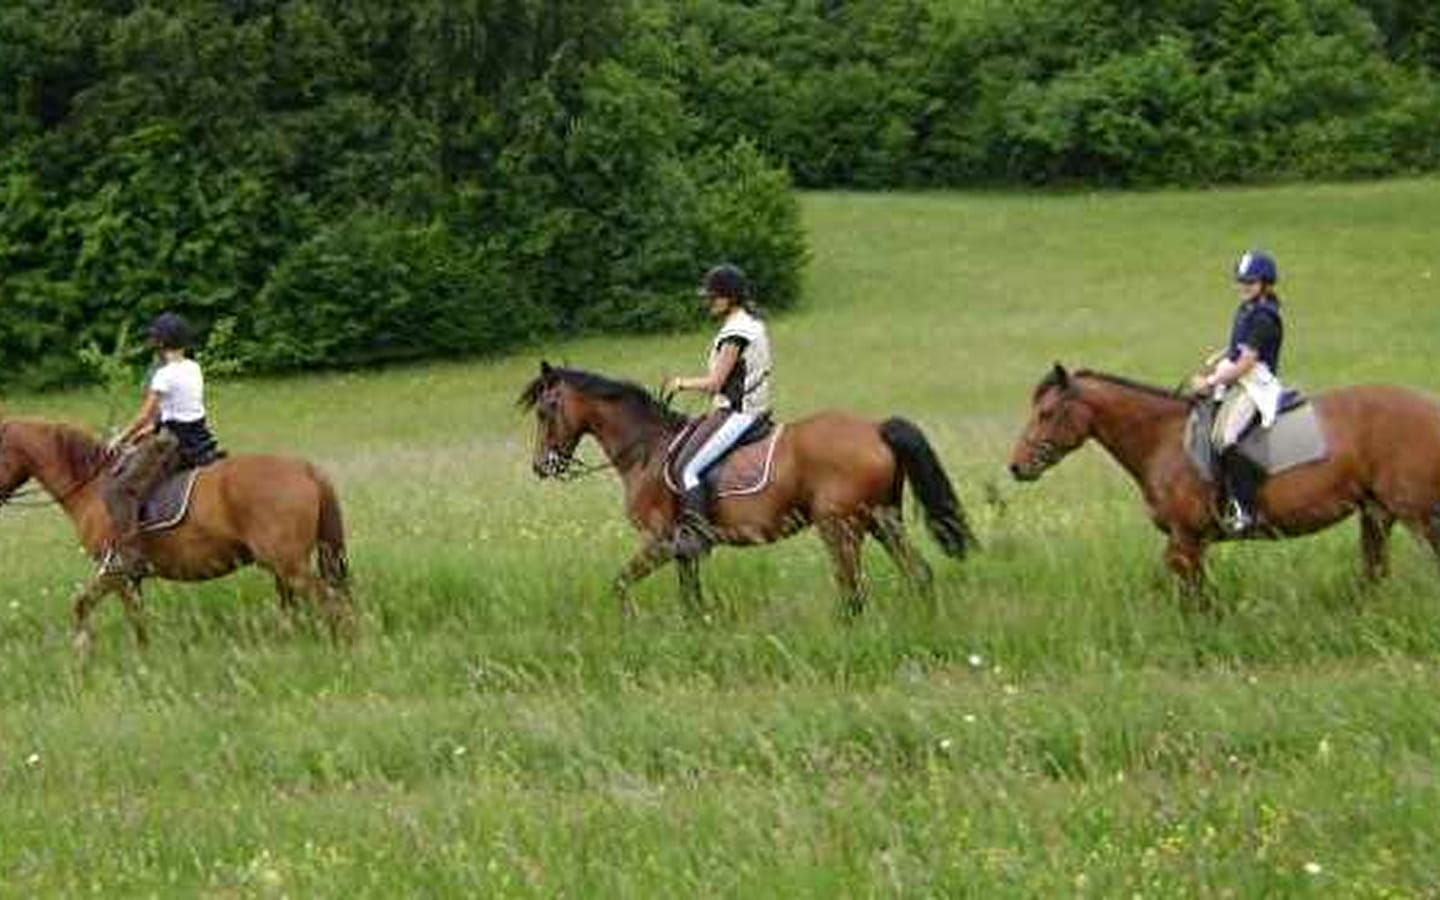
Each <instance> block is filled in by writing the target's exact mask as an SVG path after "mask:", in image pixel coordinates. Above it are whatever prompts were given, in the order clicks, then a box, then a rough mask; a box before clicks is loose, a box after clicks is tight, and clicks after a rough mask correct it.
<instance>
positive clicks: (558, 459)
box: [531, 450, 570, 478]
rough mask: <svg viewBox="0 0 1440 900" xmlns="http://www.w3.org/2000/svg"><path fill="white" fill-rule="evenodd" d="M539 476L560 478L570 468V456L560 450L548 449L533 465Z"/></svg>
mask: <svg viewBox="0 0 1440 900" xmlns="http://www.w3.org/2000/svg"><path fill="white" fill-rule="evenodd" d="M531 468H532V469H534V470H535V475H536V477H537V478H559V477H560V476H561V475H564V474H565V470H566V469H568V468H570V458H569V457H568V456H566V455H565V454H563V453H561V452H560V451H559V450H546V451H545V452H544V453H542V454H541V455H540V456H538V457H536V458H535V462H534V464H533V465H532V466H531Z"/></svg>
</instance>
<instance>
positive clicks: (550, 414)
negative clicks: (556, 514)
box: [536, 393, 673, 482]
mask: <svg viewBox="0 0 1440 900" xmlns="http://www.w3.org/2000/svg"><path fill="white" fill-rule="evenodd" d="M672 396H673V395H671V394H664V393H662V394H661V402H662V403H663V404H665V406H667V407H668V406H669V405H670V398H671V397H672ZM536 409H537V411H538V412H539V413H540V415H541V416H542V417H544V418H545V419H546V420H549V421H556V422H558V423H559V424H560V427H561V428H563V429H564V430H565V431H567V432H568V431H570V430H571V429H570V423H569V422H567V421H566V420H565V414H564V410H563V407H562V404H561V403H560V402H559V401H558V400H547V399H546V398H545V397H543V396H542V397H541V398H540V401H539V402H538V403H537V404H536ZM582 437H584V434H579V435H578V436H577V437H576V439H575V443H574V444H572V445H571V447H570V449H569V450H568V451H565V452H561V451H560V450H556V449H553V448H550V447H547V448H545V463H546V470H547V473H548V475H549V477H551V478H554V479H555V480H556V481H566V482H568V481H579V480H580V479H582V478H586V477H588V476H590V475H594V474H596V473H597V472H607V471H610V470H612V469H619V468H620V466H621V464H622V463H625V462H626V461H627V460H629V458H630V456H631V454H633V453H634V452H635V451H636V450H637V449H640V448H642V447H643V446H644V444H645V438H644V437H638V438H636V439H635V440H633V441H631V442H630V443H629V444H626V445H625V446H624V447H622V448H620V450H619V451H617V452H616V454H615V459H614V460H613V461H611V460H606V461H605V462H603V463H592V462H588V461H586V460H583V459H580V458H579V457H578V456H576V450H577V449H578V448H579V445H580V438H582Z"/></svg>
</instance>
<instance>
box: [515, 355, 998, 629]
mask: <svg viewBox="0 0 1440 900" xmlns="http://www.w3.org/2000/svg"><path fill="white" fill-rule="evenodd" d="M520 405H521V407H522V408H525V409H534V410H535V414H536V419H537V431H536V447H535V457H534V470H535V474H536V475H538V476H539V477H541V478H547V477H563V476H565V475H566V474H567V472H569V471H570V467H571V464H572V462H573V461H574V454H575V448H576V446H577V445H578V444H579V443H580V439H581V438H583V437H584V436H585V435H587V434H588V435H592V436H593V437H594V438H595V440H596V441H597V442H598V443H599V444H600V446H601V448H602V449H603V450H604V452H605V455H606V456H607V457H608V458H609V460H610V464H611V465H612V466H614V468H615V469H616V471H617V472H618V473H619V475H620V479H621V481H622V482H623V483H624V486H625V510H626V512H627V513H628V515H629V518H630V521H631V522H632V523H633V524H634V525H635V527H636V528H637V529H638V530H639V531H640V532H642V534H643V535H644V540H645V544H644V546H643V548H642V549H641V550H640V552H639V553H637V554H636V555H635V557H634V558H633V559H631V561H630V563H629V565H627V566H626V567H625V568H624V570H623V571H622V572H621V573H620V575H619V576H618V577H617V578H616V579H615V584H614V586H615V591H616V593H617V595H618V597H619V600H620V604H621V610H622V612H623V613H624V614H625V615H627V616H628V615H633V613H634V608H633V605H632V604H631V601H630V596H629V589H630V586H631V585H633V584H634V583H635V582H637V581H639V580H640V579H642V578H644V577H646V576H647V575H649V574H650V573H651V572H653V571H655V570H656V569H657V568H659V567H661V566H663V565H664V564H665V563H667V562H669V561H670V560H671V559H673V558H675V554H674V550H673V547H672V541H671V537H672V532H673V529H674V524H675V519H676V515H677V511H678V503H677V498H676V497H675V496H674V494H673V493H672V492H671V491H670V489H669V488H668V487H667V486H666V483H665V475H664V468H665V462H666V459H665V457H666V453H667V450H668V448H669V446H670V443H671V441H672V440H673V439H674V438H675V436H676V435H677V434H678V433H679V431H680V429H681V428H682V427H684V425H685V424H686V422H687V420H686V419H685V418H684V417H683V416H681V415H679V414H677V413H675V412H673V411H672V410H670V409H669V407H668V406H667V405H665V404H663V403H661V402H659V401H657V400H656V399H655V398H654V397H652V396H651V395H650V394H649V393H648V392H647V391H646V390H645V389H644V388H641V387H639V386H638V385H634V384H630V383H627V382H620V381H612V380H611V379H609V378H605V377H603V376H600V375H595V374H592V373H590V372H583V371H580V370H577V369H562V368H552V367H551V366H550V365H549V364H548V363H541V365H540V375H539V377H537V378H536V379H535V380H534V381H532V382H531V383H530V384H529V385H528V386H527V387H526V388H525V390H524V391H523V392H522V393H521V395H520ZM773 473H774V480H773V482H772V483H771V484H770V486H769V487H767V488H766V489H765V490H764V491H762V492H761V493H758V494H754V495H750V496H743V497H739V496H737V497H727V498H723V499H721V500H719V501H717V502H716V503H715V504H714V505H713V507H712V510H711V521H712V524H713V525H714V526H715V530H716V532H717V535H718V537H719V539H720V541H721V542H723V543H726V544H732V545H749V544H761V543H769V542H772V541H776V540H779V539H780V538H783V537H787V536H789V535H791V534H793V533H795V532H797V531H799V530H801V529H803V528H804V527H806V526H807V525H809V524H811V523H814V524H815V526H816V528H818V529H819V531H820V535H821V537H822V538H823V539H824V541H825V544H826V546H827V547H828V548H829V550H830V557H831V561H832V562H833V564H834V572H835V580H836V583H837V585H838V586H839V589H840V591H841V594H842V601H843V603H842V607H841V609H842V612H844V613H845V614H847V615H853V614H855V613H858V612H859V611H860V610H861V609H862V608H863V606H864V597H863V593H862V590H861V584H860V547H861V544H862V542H863V541H864V539H865V535H866V534H870V535H873V536H874V537H875V538H876V539H877V540H879V541H880V543H881V545H882V546H883V547H884V548H885V550H886V551H887V552H888V553H889V555H890V558H891V559H892V560H894V562H895V564H896V566H897V567H898V568H899V569H900V571H901V572H902V573H903V574H904V575H905V577H906V578H907V579H909V580H910V581H911V582H912V583H913V584H914V585H915V586H916V587H917V588H918V589H919V590H920V591H921V592H922V593H923V594H924V595H925V596H926V597H927V598H929V597H930V596H932V595H931V590H932V588H931V574H930V568H929V566H928V565H927V564H926V563H925V560H924V559H923V558H922V557H921V556H920V554H919V552H918V551H917V550H916V549H915V547H914V545H913V544H912V543H911V542H910V540H909V538H908V537H907V536H906V534H905V529H904V526H903V523H902V521H901V516H900V500H901V489H902V486H903V484H904V481H905V479H906V478H909V480H910V481H911V482H912V483H913V485H914V487H915V490H916V493H917V494H918V495H919V497H920V501H921V504H922V505H923V506H924V508H925V513H926V518H927V521H928V524H929V526H930V531H931V533H932V534H933V535H934V536H935V539H936V541H937V542H938V543H939V544H940V547H941V549H943V550H944V551H945V553H947V554H948V555H950V556H953V557H957V558H958V557H962V556H964V554H965V551H966V549H967V547H968V545H969V544H970V543H971V542H972V541H973V537H972V536H971V534H970V530H969V528H968V527H967V526H966V524H965V517H964V513H963V512H962V511H961V508H960V503H959V501H958V500H957V499H956V497H955V490H954V488H953V487H951V484H950V479H949V478H948V477H947V476H946V474H945V470H944V468H942V467H941V465H940V461H939V460H938V459H937V458H936V457H935V453H934V451H933V450H932V449H931V447H930V443H929V441H927V440H926V438H925V436H924V434H922V433H921V431H920V430H919V429H918V428H916V427H915V426H914V425H912V424H910V423H909V422H907V421H905V420H904V419H889V420H887V421H885V422H883V423H879V424H877V423H875V422H870V421H866V420H864V419H860V418H856V417H854V416H850V415H846V414H844V413H837V412H829V413H822V414H820V415H817V416H813V417H811V418H808V419H805V420H803V421H799V422H794V423H791V424H788V425H787V426H786V427H785V430H784V432H783V433H782V434H781V435H780V437H779V439H778V446H777V447H776V449H775V457H774V462H773ZM678 566H679V570H680V587H681V592H682V594H683V597H684V599H685V601H686V603H687V606H688V607H689V609H690V610H691V611H692V612H693V611H698V609H699V603H700V581H699V568H698V565H697V563H696V562H695V561H693V560H680V561H679V563H678Z"/></svg>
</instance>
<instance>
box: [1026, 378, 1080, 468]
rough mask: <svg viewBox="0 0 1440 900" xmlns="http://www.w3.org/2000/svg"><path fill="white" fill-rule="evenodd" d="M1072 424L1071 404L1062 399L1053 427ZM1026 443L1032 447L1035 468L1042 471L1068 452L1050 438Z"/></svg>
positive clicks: (1031, 455) (1031, 456)
mask: <svg viewBox="0 0 1440 900" xmlns="http://www.w3.org/2000/svg"><path fill="white" fill-rule="evenodd" d="M1062 390H1063V389H1062ZM1070 425H1071V421H1070V405H1069V404H1068V403H1067V402H1065V401H1063V400H1062V401H1061V402H1060V404H1059V406H1058V408H1057V409H1056V411H1055V419H1054V420H1053V421H1052V423H1051V429H1052V430H1053V429H1055V428H1068V427H1069V426H1070ZM1025 443H1026V444H1027V445H1028V446H1029V448H1030V458H1031V461H1032V462H1033V463H1034V464H1035V468H1036V469H1038V470H1040V471H1044V470H1045V469H1048V468H1050V467H1051V466H1053V465H1055V464H1056V463H1058V462H1059V461H1060V460H1061V459H1063V458H1064V457H1065V454H1066V452H1067V451H1066V450H1064V449H1062V448H1061V447H1060V445H1059V444H1057V443H1055V441H1053V440H1051V439H1050V438H1041V439H1039V440H1027V441H1026V442H1025Z"/></svg>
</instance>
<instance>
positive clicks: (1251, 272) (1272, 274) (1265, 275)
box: [1235, 250, 1280, 284]
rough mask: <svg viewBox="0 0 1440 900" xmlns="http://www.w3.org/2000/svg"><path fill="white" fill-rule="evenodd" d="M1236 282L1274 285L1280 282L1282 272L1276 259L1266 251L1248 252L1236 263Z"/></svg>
mask: <svg viewBox="0 0 1440 900" xmlns="http://www.w3.org/2000/svg"><path fill="white" fill-rule="evenodd" d="M1235 280H1236V281H1259V282H1263V283H1265V284H1274V283H1275V282H1277V281H1279V280H1280V270H1279V269H1277V268H1276V266H1275V258H1274V257H1273V256H1271V255H1270V254H1268V253H1266V252H1265V251H1264V250H1247V251H1245V253H1244V255H1243V256H1241V257H1240V259H1239V261H1238V262H1236V263H1235Z"/></svg>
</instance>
